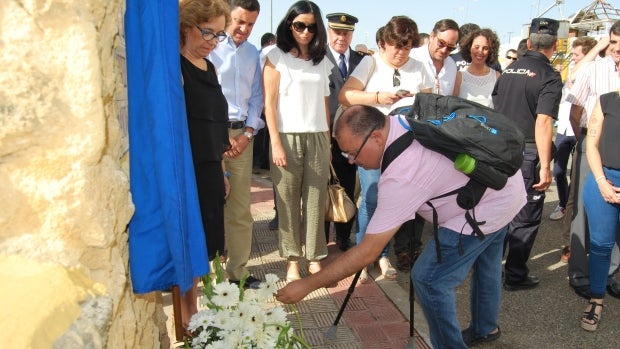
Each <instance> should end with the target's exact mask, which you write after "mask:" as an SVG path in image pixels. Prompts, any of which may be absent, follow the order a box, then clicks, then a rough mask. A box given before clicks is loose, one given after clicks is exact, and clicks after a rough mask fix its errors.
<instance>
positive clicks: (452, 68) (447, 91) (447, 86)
mask: <svg viewBox="0 0 620 349" xmlns="http://www.w3.org/2000/svg"><path fill="white" fill-rule="evenodd" d="M409 56H410V57H412V58H414V59H416V60H418V61H420V62H422V64H423V65H424V68H425V69H426V72H427V74H428V75H429V76H430V77H432V78H433V81H434V83H433V91H432V92H433V93H437V94H440V95H443V96H452V92H454V82H455V81H456V71H457V69H456V63H454V60H453V59H452V58H451V57H448V58H446V59H444V61H443V67H442V68H441V70H440V71H439V72H437V71H436V69H435V65H434V64H433V59H432V58H431V54H430V53H429V52H428V44H426V45H424V46H420V47H416V48H414V49H413V50H411V53H410V54H409ZM437 87H439V90H438V89H437Z"/></svg>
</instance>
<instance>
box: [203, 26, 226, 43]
mask: <svg viewBox="0 0 620 349" xmlns="http://www.w3.org/2000/svg"><path fill="white" fill-rule="evenodd" d="M196 28H198V30H200V35H201V36H202V39H203V40H204V41H211V40H213V39H215V38H217V41H218V42H222V41H224V40H226V33H224V32H219V33H214V32H212V31H211V30H209V29H203V28H200V27H199V26H196Z"/></svg>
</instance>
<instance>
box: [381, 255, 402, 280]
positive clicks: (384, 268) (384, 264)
mask: <svg viewBox="0 0 620 349" xmlns="http://www.w3.org/2000/svg"><path fill="white" fill-rule="evenodd" d="M376 264H378V265H379V269H381V275H383V278H385V279H386V280H396V277H397V276H398V272H397V271H396V269H394V267H392V264H390V260H389V259H388V258H387V257H381V258H379V261H377V262H376ZM376 264H375V268H376Z"/></svg>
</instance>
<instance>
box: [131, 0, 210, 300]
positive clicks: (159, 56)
mask: <svg viewBox="0 0 620 349" xmlns="http://www.w3.org/2000/svg"><path fill="white" fill-rule="evenodd" d="M126 5H127V10H126V13H125V35H126V46H127V90H128V100H129V159H130V166H129V167H130V181H131V182H130V186H131V194H132V199H133V202H134V204H135V214H134V216H133V218H132V220H131V222H130V223H129V267H130V272H131V280H132V284H133V290H134V292H135V293H146V292H151V291H156V290H165V289H168V288H170V287H171V286H173V285H179V286H180V288H181V290H182V291H183V292H185V291H187V290H188V289H189V288H190V287H191V286H192V280H193V278H194V277H197V276H200V275H204V274H206V273H207V272H208V270H209V264H208V257H207V250H206V242H205V236H204V230H203V226H202V219H201V216H200V209H199V204H198V196H197V191H196V178H195V175H194V166H193V163H192V155H191V149H190V145H189V133H188V129H187V117H186V114H185V102H184V95H183V88H182V83H181V68H180V61H179V45H180V44H179V3H178V1H166V0H127V3H126Z"/></svg>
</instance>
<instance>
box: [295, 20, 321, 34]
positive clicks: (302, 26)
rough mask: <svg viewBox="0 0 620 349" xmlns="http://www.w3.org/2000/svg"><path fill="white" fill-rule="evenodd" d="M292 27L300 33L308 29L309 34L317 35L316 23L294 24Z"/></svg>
mask: <svg viewBox="0 0 620 349" xmlns="http://www.w3.org/2000/svg"><path fill="white" fill-rule="evenodd" d="M291 27H293V30H295V31H296V32H298V33H303V32H304V31H305V30H306V29H308V32H309V33H312V34H314V33H316V23H312V24H306V23H304V22H293V24H292V25H291Z"/></svg>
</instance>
